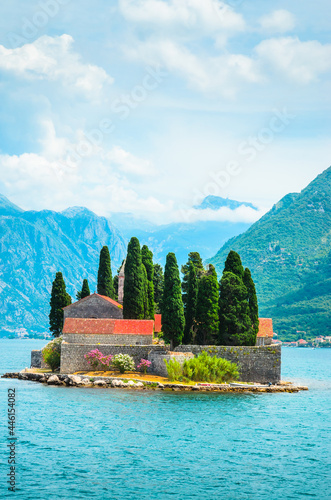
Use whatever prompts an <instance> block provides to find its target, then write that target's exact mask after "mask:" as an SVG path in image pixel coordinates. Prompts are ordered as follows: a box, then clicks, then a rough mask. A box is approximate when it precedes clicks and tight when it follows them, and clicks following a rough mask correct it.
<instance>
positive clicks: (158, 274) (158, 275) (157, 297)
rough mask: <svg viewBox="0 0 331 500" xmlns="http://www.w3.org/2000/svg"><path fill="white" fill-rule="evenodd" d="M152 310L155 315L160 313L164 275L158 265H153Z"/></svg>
mask: <svg viewBox="0 0 331 500" xmlns="http://www.w3.org/2000/svg"><path fill="white" fill-rule="evenodd" d="M153 286H154V308H155V312H156V313H160V312H161V310H162V297H163V287H164V275H163V269H162V266H160V264H154V277H153Z"/></svg>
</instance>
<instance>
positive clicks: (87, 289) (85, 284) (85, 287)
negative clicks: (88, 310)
mask: <svg viewBox="0 0 331 500" xmlns="http://www.w3.org/2000/svg"><path fill="white" fill-rule="evenodd" d="M89 295H91V292H90V287H89V285H88V281H87V279H85V280H83V286H82V289H81V290H80V291H79V292H77V293H76V298H77V299H78V300H80V299H84V298H85V297H88V296H89Z"/></svg>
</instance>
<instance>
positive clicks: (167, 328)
mask: <svg viewBox="0 0 331 500" xmlns="http://www.w3.org/2000/svg"><path fill="white" fill-rule="evenodd" d="M184 326H185V318H184V306H183V299H182V293H181V283H180V278H179V269H178V265H177V259H176V256H175V254H174V253H172V252H171V253H168V255H167V260H166V265H165V270H164V291H163V300H162V331H163V336H164V340H165V342H169V343H170V346H171V348H174V347H176V346H177V345H179V344H180V343H181V341H182V338H183V334H184Z"/></svg>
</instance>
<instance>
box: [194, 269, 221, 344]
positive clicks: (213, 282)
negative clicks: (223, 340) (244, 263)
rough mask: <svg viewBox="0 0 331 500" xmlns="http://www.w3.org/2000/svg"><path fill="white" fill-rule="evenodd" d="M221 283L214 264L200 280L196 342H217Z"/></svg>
mask: <svg viewBox="0 0 331 500" xmlns="http://www.w3.org/2000/svg"><path fill="white" fill-rule="evenodd" d="M218 309H219V285H218V281H217V274H216V271H215V268H214V266H212V265H211V264H210V265H209V269H208V272H207V274H206V275H205V276H202V278H201V279H200V281H199V289H198V299H197V306H196V325H197V326H196V342H197V343H198V344H200V345H210V344H215V343H216V342H217V338H218V330H219V316H218Z"/></svg>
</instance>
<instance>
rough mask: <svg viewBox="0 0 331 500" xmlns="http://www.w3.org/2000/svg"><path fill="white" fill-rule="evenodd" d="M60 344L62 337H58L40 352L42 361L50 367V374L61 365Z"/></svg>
mask: <svg viewBox="0 0 331 500" xmlns="http://www.w3.org/2000/svg"><path fill="white" fill-rule="evenodd" d="M61 344H62V337H58V338H56V339H54V340H52V341H51V342H48V344H47V345H46V346H45V347H44V348H43V350H42V351H41V353H42V357H43V360H44V361H45V363H46V364H47V365H48V366H49V367H50V369H51V370H52V372H54V371H55V370H56V369H58V368H60V364H61Z"/></svg>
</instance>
